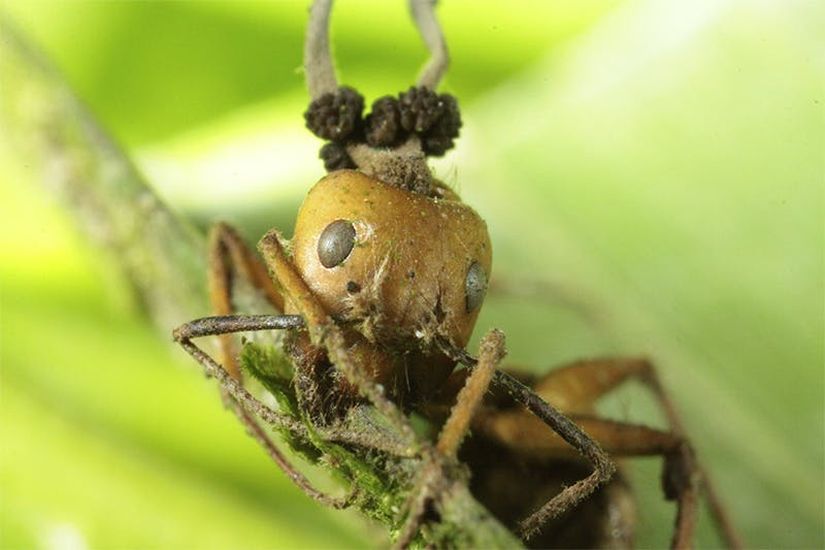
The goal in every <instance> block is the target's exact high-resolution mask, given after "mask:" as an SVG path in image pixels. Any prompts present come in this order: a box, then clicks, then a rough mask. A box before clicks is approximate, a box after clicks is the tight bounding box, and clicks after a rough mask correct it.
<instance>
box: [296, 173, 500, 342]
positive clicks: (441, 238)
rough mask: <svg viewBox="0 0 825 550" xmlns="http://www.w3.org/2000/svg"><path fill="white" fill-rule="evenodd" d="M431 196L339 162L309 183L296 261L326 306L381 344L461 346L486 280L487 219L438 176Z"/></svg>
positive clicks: (488, 265) (300, 215)
mask: <svg viewBox="0 0 825 550" xmlns="http://www.w3.org/2000/svg"><path fill="white" fill-rule="evenodd" d="M434 189H435V192H433V193H432V194H431V196H427V195H423V194H419V193H413V192H410V191H407V190H405V189H401V188H398V187H394V186H391V185H387V184H385V183H382V182H381V181H379V180H377V179H374V178H371V177H369V176H367V175H365V174H363V173H361V172H358V171H355V170H340V171H337V172H333V173H331V174H329V175H328V176H326V177H325V178H323V179H321V181H319V182H318V183H317V184H316V185H315V186H314V187H313V188H312V190H310V192H309V194H308V195H307V197H306V199H305V200H304V203H303V205H302V206H301V209H300V211H299V212H298V219H297V222H296V226H295V235H294V238H293V241H292V253H293V258H294V262H295V265H296V266H297V268H298V271H299V272H300V273H301V275H302V276H303V278H304V280H305V281H306V282H307V284H308V285H309V288H310V289H311V290H312V292H314V293H315V294H316V295H317V296H318V298H319V300H320V301H321V303H322V304H323V305H324V307H325V308H326V310H327V311H328V312H329V313H330V314H331V315H332V316H333V317H334V318H336V319H339V320H341V321H344V322H347V321H352V322H353V323H354V325H355V326H356V327H360V330H361V331H362V333H364V335H365V336H366V337H367V338H368V339H369V340H372V341H375V342H377V343H379V344H387V345H393V346H396V347H397V346H399V345H400V346H402V349H403V348H407V349H410V348H414V347H417V348H419V349H424V350H427V349H431V346H432V342H433V338H434V337H436V336H438V337H442V338H446V339H447V340H448V341H450V342H451V343H452V344H454V345H457V346H460V347H464V346H465V345H466V343H467V341H468V340H469V338H470V335H471V334H472V331H473V326H474V325H475V322H476V318H477V317H478V312H479V310H480V309H481V303H482V302H483V299H484V294H485V291H486V289H487V280H488V278H489V276H490V268H491V266H492V249H491V244H490V236H489V234H488V233H487V225H486V224H485V223H484V220H482V219H481V217H479V215H478V214H476V212H475V211H474V210H473V209H472V208H470V207H469V206H467V205H466V204H464V203H462V202H461V201H460V199H459V198H458V196H457V195H456V194H455V193H453V192H452V191H450V190H449V189H447V188H446V187H444V186H441V185H439V184H436V185H435V186H434Z"/></svg>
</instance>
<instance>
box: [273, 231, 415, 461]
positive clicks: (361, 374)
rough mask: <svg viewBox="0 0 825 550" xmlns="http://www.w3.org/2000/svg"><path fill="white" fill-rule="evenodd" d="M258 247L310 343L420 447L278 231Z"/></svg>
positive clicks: (412, 432)
mask: <svg viewBox="0 0 825 550" xmlns="http://www.w3.org/2000/svg"><path fill="white" fill-rule="evenodd" d="M258 247H259V249H260V251H261V254H262V255H263V257H264V260H265V261H266V263H267V265H268V266H269V267H270V269H271V270H272V272H273V274H274V275H275V278H276V279H277V280H278V282H279V283H280V285H281V288H283V290H284V292H285V293H286V295H287V298H288V299H289V301H290V302H291V304H292V305H293V306H294V307H295V308H296V309H297V311H298V312H299V313H300V314H301V316H302V317H303V318H304V320H305V321H306V325H307V328H308V330H309V336H310V339H311V341H312V342H313V343H314V344H315V345H320V346H323V347H324V348H325V349H326V350H327V354H328V355H329V359H330V361H331V362H332V364H333V365H335V367H336V368H337V369H339V370H340V371H341V372H342V373H343V374H344V376H345V377H346V379H347V380H348V381H349V382H350V383H351V384H352V385H353V386H355V387H356V388H357V389H358V391H359V392H360V393H361V395H363V396H364V397H366V398H367V399H368V400H369V401H370V402H371V403H372V404H373V405H374V406H375V408H376V409H378V411H379V412H381V414H383V415H384V416H385V417H386V418H387V420H389V421H390V422H391V423H392V424H393V426H394V427H395V429H396V430H397V431H398V432H399V434H400V435H402V436H403V438H404V440H405V441H408V442H409V443H408V444H409V445H410V446H413V447H414V446H415V445H417V443H416V437H415V432H414V431H413V429H412V426H411V425H410V423H409V420H408V419H407V417H406V416H404V414H403V413H402V412H401V410H400V409H399V408H398V407H397V406H396V405H395V403H393V402H392V401H391V400H389V399H388V398H387V396H386V395H385V393H384V388H383V387H382V386H380V385H379V384H377V383H376V382H375V381H374V380H373V379H372V378H370V376H369V374H368V373H367V370H366V369H365V368H364V366H363V365H361V364H359V361H358V360H357V359H356V360H353V357H352V355H351V354H350V353H349V351H348V347H347V344H346V340H345V338H344V333H343V331H342V330H341V328H340V327H339V326H338V325H336V324H335V323H334V322H333V320H332V318H331V317H330V316H329V315H328V314H327V312H326V310H325V309H324V307H323V306H322V305H321V303H320V302H319V301H318V298H317V297H316V296H315V294H313V293H312V291H311V290H310V289H309V287H308V286H307V284H306V282H305V281H304V279H303V278H302V277H301V275H300V274H299V273H298V271H297V270H296V269H295V266H294V265H293V264H292V262H291V260H290V259H289V257H288V256H287V254H286V252H285V251H284V248H283V246H282V245H281V241H280V237H279V235H278V233H277V231H274V230H273V231H270V232H268V233H267V234H266V235H264V237H263V238H262V239H261V241H260V242H259V243H258Z"/></svg>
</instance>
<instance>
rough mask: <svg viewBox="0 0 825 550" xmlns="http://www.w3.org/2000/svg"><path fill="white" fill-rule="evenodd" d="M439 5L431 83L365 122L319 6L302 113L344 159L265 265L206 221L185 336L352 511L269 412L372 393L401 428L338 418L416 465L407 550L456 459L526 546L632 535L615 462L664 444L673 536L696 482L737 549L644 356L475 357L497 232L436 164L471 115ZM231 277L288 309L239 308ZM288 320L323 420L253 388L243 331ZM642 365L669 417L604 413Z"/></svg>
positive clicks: (501, 345) (690, 523)
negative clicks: (197, 313) (362, 427)
mask: <svg viewBox="0 0 825 550" xmlns="http://www.w3.org/2000/svg"><path fill="white" fill-rule="evenodd" d="M433 4H434V2H432V1H431V0H410V8H411V13H412V16H413V19H414V20H415V23H416V25H417V27H418V29H419V31H420V33H421V35H422V38H423V39H424V42H425V43H426V44H427V47H428V49H429V50H430V52H431V59H430V61H429V62H428V64H427V65H426V66H425V67H424V70H423V71H422V73H421V76H420V77H419V79H418V82H417V85H416V86H415V87H413V88H411V89H410V90H409V91H407V92H404V93H401V94H400V95H399V96H398V97H397V98H395V97H390V96H387V97H383V98H381V99H379V100H377V101H376V102H375V103H373V105H372V111H371V113H370V114H369V115H368V116H367V117H366V118H363V117H362V111H363V107H364V103H363V97H362V96H360V94H358V92H356V91H355V90H354V89H352V88H349V87H344V86H339V85H338V82H337V79H336V76H335V71H334V67H333V63H332V58H331V54H330V48H329V38H328V34H329V30H328V29H329V18H330V12H331V8H332V0H316V1H315V2H314V4H313V6H312V8H311V11H310V20H309V26H308V31H307V39H306V44H305V51H304V55H305V60H304V63H305V70H306V79H307V84H308V88H309V92H310V95H311V98H312V102H311V104H310V107H309V110H308V111H307V113H306V114H305V118H306V121H307V126H308V128H309V129H310V130H312V131H313V132H314V133H315V134H316V135H318V136H319V137H321V138H323V139H326V140H328V141H329V143H327V144H326V145H324V147H323V148H322V149H321V158H322V159H323V160H324V163H325V166H326V168H327V170H328V171H329V172H330V173H329V174H328V175H327V176H326V177H324V178H322V179H321V180H320V181H319V182H318V183H316V184H315V186H314V187H313V188H312V189H311V190H310V191H309V193H308V194H307V197H306V199H305V200H304V203H303V205H302V206H301V208H300V211H299V213H298V216H297V221H296V225H295V232H294V237H293V239H292V241H291V242H287V241H286V240H285V239H284V238H283V237H281V235H280V234H279V233H278V232H277V231H276V230H270V231H269V232H268V233H267V234H266V235H264V237H263V238H262V239H261V240H260V242H259V243H258V250H259V252H260V254H261V256H262V258H263V261H261V260H260V259H258V257H257V256H256V255H255V254H254V252H253V251H252V250H250V249H249V248H248V247H247V246H246V245H245V244H244V242H243V240H242V239H241V237H240V236H239V235H238V233H237V232H236V231H234V230H233V229H232V228H231V227H230V226H228V225H226V224H218V225H216V226H215V227H214V228H213V229H212V231H211V233H210V239H209V270H208V279H209V289H210V298H211V302H212V308H213V313H214V314H215V316H213V317H207V318H203V319H198V320H195V321H192V322H189V323H186V324H184V325H182V326H180V327H178V328H177V329H176V330H175V331H174V338H175V340H176V341H177V342H178V343H179V344H180V345H181V346H182V347H183V348H184V349H185V350H186V351H187V352H189V353H190V354H191V355H192V356H193V357H194V358H195V359H196V360H197V361H198V362H199V363H201V365H203V367H204V368H205V370H206V372H207V374H208V375H210V376H212V377H214V378H216V379H217V380H218V381H219V383H220V385H221V388H222V393H223V396H224V399H225V402H226V404H227V406H228V407H229V408H230V409H232V410H233V411H234V412H235V414H236V415H237V416H238V418H239V419H240V421H241V422H242V423H243V424H244V425H245V426H246V428H247V429H248V431H249V432H250V434H251V435H252V436H253V437H255V438H256V439H257V440H258V441H259V442H260V443H261V444H262V445H263V447H264V448H265V449H266V450H267V452H268V453H269V455H270V456H271V458H272V459H273V460H274V461H275V462H276V463H277V464H278V466H280V467H281V468H282V469H283V470H284V471H285V472H286V474H287V475H288V476H289V478H290V479H291V480H292V481H293V482H294V483H295V484H296V485H297V486H298V487H300V488H301V489H302V490H303V491H304V492H306V493H307V494H309V495H310V496H311V497H313V498H315V499H317V500H319V501H321V502H324V503H326V504H328V505H330V506H333V507H336V508H343V507H346V506H348V505H350V504H351V503H352V502H353V500H354V499H355V498H356V493H357V490H358V489H357V487H356V488H355V490H354V492H353V494H351V495H349V496H348V497H346V498H344V499H338V498H334V497H331V496H329V495H326V494H324V493H322V492H320V491H319V490H317V489H316V488H314V487H313V486H312V485H311V484H310V483H309V481H308V480H307V479H306V478H305V477H304V476H303V475H302V474H301V473H300V472H299V471H298V470H296V469H295V468H294V467H293V466H292V465H291V464H290V462H289V461H288V460H287V458H286V457H285V456H284V455H283V454H282V453H281V451H280V450H279V449H278V448H277V447H276V446H275V444H274V443H273V441H272V440H271V439H270V437H269V435H268V433H267V432H266V431H265V430H264V429H263V428H262V427H261V426H260V425H259V423H258V420H256V417H257V418H260V419H261V420H263V421H264V422H266V423H268V424H271V425H274V426H276V427H279V428H281V429H282V430H285V431H287V432H289V433H292V434H303V436H304V437H310V438H311V437H321V438H323V437H325V434H330V433H332V432H333V431H335V429H336V427H339V426H340V425H341V419H342V418H343V417H344V416H345V415H346V413H347V412H348V411H350V410H351V409H353V408H354V407H356V406H357V405H359V404H363V403H365V402H366V403H368V404H369V405H371V406H372V407H374V409H375V410H377V411H378V413H379V414H380V415H381V416H382V417H383V418H384V419H385V421H386V422H387V423H388V424H389V425H390V427H391V428H392V430H393V432H394V433H395V434H397V435H398V436H400V439H398V438H395V439H392V438H385V440H382V439H381V438H375V437H372V438H361V439H359V438H358V434H344V435H343V436H342V434H341V430H340V429H339V430H338V437H339V440H340V438H341V437H343V438H344V439H347V438H348V441H349V443H350V444H351V445H354V446H356V447H357V446H359V445H360V446H362V447H364V448H366V449H367V450H371V451H374V452H381V453H386V454H387V455H390V456H416V457H419V458H421V459H422V464H424V466H423V467H422V468H421V469H420V471H419V472H418V473H417V482H416V483H415V486H414V487H413V489H412V491H411V497H410V498H409V500H408V502H407V505H406V508H405V510H406V516H405V518H404V519H403V526H402V527H401V529H400V531H399V532H398V534H397V538H396V541H395V544H396V545H397V546H398V547H407V546H409V545H410V544H411V543H412V542H413V541H414V540H415V539H416V537H417V536H418V533H419V530H420V529H421V528H422V527H423V526H424V525H425V524H427V523H428V522H434V521H437V519H438V517H439V505H440V498H441V493H442V492H443V490H444V487H445V486H446V484H445V480H447V479H449V478H450V476H452V475H453V474H452V472H453V471H454V470H455V466H456V464H464V465H465V466H466V467H467V468H468V469H469V472H470V475H471V481H470V485H471V489H472V491H473V494H474V496H475V497H476V498H477V499H478V500H479V501H480V502H481V503H482V504H484V505H485V506H486V507H487V508H488V509H490V511H491V512H492V513H493V514H494V515H495V516H496V517H497V518H499V519H500V520H501V521H503V522H504V523H505V524H506V525H508V526H509V527H511V528H512V529H513V530H514V532H515V533H516V534H517V535H518V536H520V537H521V538H522V539H523V540H524V541H525V542H526V543H528V544H530V545H535V546H540V547H546V546H577V547H582V546H611V547H613V546H619V547H626V546H630V545H631V544H632V536H633V527H634V513H635V510H634V508H633V505H632V501H631V499H630V497H629V490H628V488H627V485H626V483H625V481H624V479H623V477H622V475H621V472H620V471H617V468H616V465H615V463H614V461H613V459H612V457H626V456H644V455H658V456H662V457H663V458H664V470H663V476H662V482H663V487H664V491H665V495H666V497H667V498H668V499H671V500H675V501H676V507H677V513H676V520H675V528H674V534H673V538H672V540H671V545H672V546H673V547H675V548H686V547H690V546H691V545H692V544H693V532H694V527H695V523H696V514H697V505H698V498H699V495H700V493H704V495H705V497H706V498H707V501H708V503H709V505H710V509H711V513H712V515H713V516H714V519H715V521H716V523H717V524H718V526H719V528H720V530H721V532H722V536H723V538H724V540H725V542H726V544H727V545H728V546H730V547H739V546H741V541H740V539H739V537H738V535H737V534H736V532H735V531H734V529H733V527H732V526H731V523H730V522H729V520H728V519H727V517H726V514H725V511H724V509H723V508H722V506H721V504H720V502H719V499H718V497H717V496H716V493H715V492H714V490H713V487H712V485H711V484H710V482H709V480H708V478H707V476H706V475H705V473H704V472H703V470H702V469H701V467H700V466H699V464H698V462H697V460H696V458H695V455H694V452H693V450H692V448H691V445H690V444H689V442H688V440H687V439H686V437H685V435H684V431H683V429H682V425H681V422H680V420H679V417H678V415H677V413H676V411H675V409H674V407H673V405H672V403H671V401H670V399H669V398H668V396H667V394H666V392H665V391H664V388H663V387H662V385H661V384H660V382H659V379H658V377H657V375H656V371H655V369H654V368H653V366H652V365H651V364H650V363H649V362H648V361H647V360H644V359H611V358H607V359H600V360H588V361H580V362H577V363H573V364H570V365H567V366H564V367H561V368H559V369H556V370H553V371H551V372H550V373H548V374H546V375H545V376H542V377H538V378H536V377H531V376H529V375H525V374H523V373H518V372H517V371H512V370H500V369H499V368H498V367H499V364H500V362H501V361H502V359H503V358H504V356H505V353H506V351H505V339H504V335H503V334H502V333H501V332H500V331H497V330H495V329H494V330H491V331H490V332H489V333H487V334H486V335H485V336H484V337H483V338H482V340H481V343H480V346H479V353H478V357H477V358H476V357H473V356H471V355H470V354H469V353H467V352H466V351H465V347H466V345H467V343H468V341H469V339H470V336H471V334H472V331H473V327H474V325H475V322H476V318H477V317H478V313H479V310H480V308H481V305H482V302H483V301H484V296H485V293H486V290H487V281H488V279H489V276H490V272H491V267H492V245H491V242H490V236H489V234H488V232H487V227H486V224H485V222H484V220H483V219H482V218H481V217H480V216H479V215H478V214H477V213H476V212H475V211H474V210H473V209H472V208H470V207H469V206H468V205H466V204H464V203H463V202H461V199H460V198H459V196H458V195H457V194H456V193H455V192H454V191H453V190H451V189H450V188H448V187H447V186H446V185H444V184H443V183H442V182H440V181H438V180H437V179H435V178H434V177H433V176H432V174H431V172H430V170H429V168H428V166H427V163H426V157H427V156H440V155H443V154H444V153H445V152H446V151H447V150H448V149H449V148H451V147H452V145H453V140H454V139H455V138H456V137H457V136H458V131H459V128H460V126H461V119H460V115H459V110H458V103H457V102H456V100H455V99H454V98H453V97H452V96H449V95H447V94H440V95H439V94H437V93H436V92H435V90H436V88H437V86H438V83H439V81H440V80H441V78H442V76H443V75H444V73H445V71H446V68H447V65H448V53H447V46H446V43H445V40H444V37H443V34H442V32H441V29H440V27H439V25H438V22H437V20H436V18H435V14H434V11H433ZM236 277H242V278H243V279H245V280H246V281H248V283H250V284H251V285H252V286H253V287H254V288H255V289H257V290H258V291H259V292H260V293H261V295H262V296H263V297H264V298H265V299H266V300H267V301H268V302H269V304H270V305H271V306H272V307H273V308H274V309H275V310H276V311H277V312H278V314H275V315H238V314H235V308H234V305H233V290H232V289H233V281H234V279H235V278H236ZM275 330H277V331H284V332H285V333H286V336H285V337H284V339H283V341H282V345H283V349H284V351H285V353H286V354H287V356H288V357H289V359H290V362H291V364H292V366H293V367H294V379H293V380H292V385H293V387H294V390H295V394H296V395H297V406H298V407H299V408H300V409H301V411H302V412H303V413H304V414H305V415H306V417H308V418H310V419H311V420H312V424H313V429H312V430H311V431H313V434H310V435H307V428H306V426H303V425H300V423H298V422H296V421H295V420H292V419H291V418H290V417H288V416H286V415H284V414H282V413H281V412H278V411H275V410H273V409H271V408H269V407H268V406H266V405H265V404H264V403H262V402H261V401H259V400H258V399H256V398H255V397H253V396H252V395H251V394H250V393H249V392H248V391H247V390H246V389H245V387H244V386H243V377H242V373H241V367H240V362H239V359H238V352H237V349H236V346H237V342H236V341H235V340H234V337H233V334H235V333H239V332H250V331H275ZM204 336H217V337H218V343H219V350H218V353H219V360H218V361H216V360H214V359H213V358H212V357H211V356H210V355H208V354H207V353H205V352H204V351H203V350H202V349H201V348H199V347H198V346H197V345H196V344H194V343H193V342H192V340H193V339H194V338H199V337H204ZM459 365H462V366H464V367H465V368H463V369H459V370H456V368H457V367H458V366H459ZM630 379H636V380H639V381H641V382H642V383H644V384H645V385H646V386H647V387H648V388H649V389H650V390H651V391H652V392H653V394H654V395H655V397H656V398H657V400H658V402H659V403H660V404H661V407H662V409H663V412H664V414H665V416H666V418H667V420H668V424H669V429H668V430H667V431H662V430H656V429H652V428H648V427H645V426H640V425H633V424H627V423H622V422H616V421H611V420H607V419H604V418H601V417H599V416H598V415H597V414H596V412H595V409H594V405H595V403H596V402H597V401H598V400H599V398H601V397H602V396H603V395H605V394H607V393H608V392H610V391H612V390H613V389H615V388H616V387H617V386H619V385H620V384H622V383H623V382H625V381H627V380H630ZM412 413H416V414H418V415H419V416H423V417H424V418H425V419H427V420H428V421H429V422H430V423H431V424H432V425H433V426H437V427H440V431H439V433H438V436H437V438H435V441H434V442H432V441H430V440H429V439H427V438H422V437H421V436H420V435H418V434H417V433H416V432H415V430H414V428H413V425H412V423H411V421H410V416H409V415H410V414H412ZM470 432H472V433H471V434H470ZM468 434H470V435H468ZM465 439H466V442H465V441H464V440H465Z"/></svg>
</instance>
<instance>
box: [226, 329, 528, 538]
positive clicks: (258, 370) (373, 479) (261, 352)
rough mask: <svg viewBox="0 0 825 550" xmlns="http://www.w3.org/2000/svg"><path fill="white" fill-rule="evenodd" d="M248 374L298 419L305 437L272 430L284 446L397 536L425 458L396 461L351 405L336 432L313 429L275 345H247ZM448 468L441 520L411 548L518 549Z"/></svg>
mask: <svg viewBox="0 0 825 550" xmlns="http://www.w3.org/2000/svg"><path fill="white" fill-rule="evenodd" d="M241 365H242V366H243V369H244V371H245V372H247V373H248V374H249V375H250V376H251V377H252V378H254V379H255V380H257V381H259V382H260V383H261V385H262V386H263V388H264V389H266V390H267V391H269V392H270V393H271V394H272V396H273V397H274V398H275V400H276V401H277V403H278V408H279V410H280V412H282V413H283V414H286V415H288V416H290V417H292V418H293V419H295V420H298V421H299V422H300V423H301V424H302V425H303V426H304V427H305V428H306V431H305V432H302V433H293V432H291V431H289V430H286V429H283V428H276V431H277V432H278V433H279V434H280V435H281V436H282V438H283V442H284V443H286V445H287V446H288V447H289V448H290V449H291V450H292V451H293V452H295V453H296V454H299V455H301V456H302V457H304V458H305V459H307V460H308V461H309V462H310V463H311V464H313V465H316V466H319V467H321V468H322V469H323V470H324V471H326V472H327V473H328V474H329V475H330V476H331V477H333V478H334V479H336V480H338V481H340V482H341V484H342V485H344V486H346V487H348V489H349V490H350V491H352V494H353V495H354V497H353V501H352V506H353V507H354V508H356V509H358V510H359V511H360V512H361V513H362V514H363V515H364V516H366V517H368V518H370V519H372V520H376V521H378V522H380V523H382V524H384V525H386V526H387V527H388V529H389V531H390V537H391V538H393V539H394V538H396V537H397V536H398V535H399V533H400V532H401V529H402V527H403V523H404V519H405V507H406V505H407V502H408V501H409V499H410V497H411V496H412V495H413V494H414V491H415V487H416V486H417V485H418V483H417V482H418V481H419V476H420V475H421V473H422V472H423V470H424V467H425V461H424V460H423V457H421V456H416V455H411V456H397V455H396V454H393V453H391V452H387V451H386V450H385V449H386V448H388V447H402V446H403V445H402V443H403V442H402V440H401V437H400V436H399V435H398V434H395V433H394V432H393V431H392V429H391V427H390V426H389V425H388V423H387V422H386V421H385V419H383V418H382V417H381V415H380V414H378V412H377V411H376V410H375V409H374V408H373V407H370V406H368V405H356V406H354V407H353V408H352V409H351V410H350V411H349V412H348V414H347V415H346V416H345V417H344V418H343V419H341V420H339V421H337V422H336V423H335V424H334V425H333V426H318V425H316V424H315V422H314V421H313V419H312V418H311V417H310V416H309V415H307V414H305V413H304V412H303V411H302V410H301V408H300V406H299V400H298V396H297V395H296V393H295V387H294V385H293V383H292V380H293V374H294V372H293V366H292V364H291V363H290V361H289V359H288V357H287V356H286V355H285V354H284V352H283V351H282V350H281V349H280V348H279V347H278V346H275V345H268V344H260V343H257V342H245V343H244V345H243V349H242V352H241ZM457 466H458V467H457V468H449V469H448V470H449V471H450V472H452V473H448V474H447V477H446V478H445V480H444V482H443V484H442V486H443V487H444V491H443V493H442V494H440V495H439V496H438V502H437V503H436V505H435V507H436V509H437V511H438V515H439V517H440V520H439V521H437V522H431V523H429V524H427V525H425V526H424V527H423V528H422V530H421V533H420V534H419V536H418V537H417V538H416V540H415V541H413V545H414V546H420V547H425V546H433V545H434V546H436V547H438V548H458V547H462V548H467V547H474V548H475V547H484V548H518V547H520V544H519V541H518V540H517V539H516V538H515V537H513V535H512V534H511V533H510V532H509V531H508V530H507V529H505V528H504V527H503V526H502V525H501V524H500V523H498V521H496V520H495V519H494V518H493V517H492V516H490V514H489V512H488V511H487V510H486V509H485V508H484V507H482V506H481V505H480V504H478V503H477V502H476V501H475V500H474V499H473V497H472V495H470V492H469V490H468V488H467V483H466V482H467V479H468V475H467V472H466V470H465V469H464V468H463V467H462V466H460V465H457Z"/></svg>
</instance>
